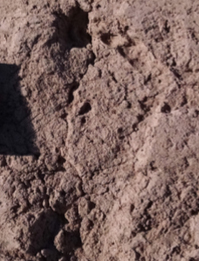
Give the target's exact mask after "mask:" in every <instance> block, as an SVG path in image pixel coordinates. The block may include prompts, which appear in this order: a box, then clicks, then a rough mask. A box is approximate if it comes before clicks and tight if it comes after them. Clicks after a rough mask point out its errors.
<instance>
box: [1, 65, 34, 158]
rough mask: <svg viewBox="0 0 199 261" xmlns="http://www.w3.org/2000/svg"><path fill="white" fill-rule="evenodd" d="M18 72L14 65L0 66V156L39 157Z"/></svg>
mask: <svg viewBox="0 0 199 261" xmlns="http://www.w3.org/2000/svg"><path fill="white" fill-rule="evenodd" d="M18 72H19V67H18V66H16V65H9V64H0V154H1V155H2V154H3V155H39V151H38V148H37V147H36V145H35V138H36V137H35V132H34V129H33V126H32V123H31V121H30V117H29V115H30V110H29V109H28V106H27V103H26V101H25V98H24V97H23V96H22V95H21V91H20V85H19V76H18Z"/></svg>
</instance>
